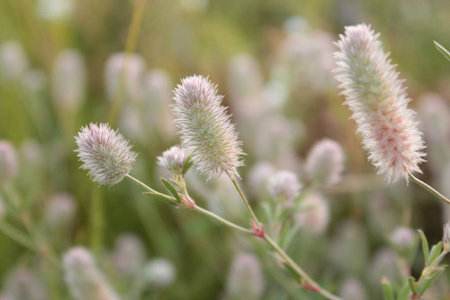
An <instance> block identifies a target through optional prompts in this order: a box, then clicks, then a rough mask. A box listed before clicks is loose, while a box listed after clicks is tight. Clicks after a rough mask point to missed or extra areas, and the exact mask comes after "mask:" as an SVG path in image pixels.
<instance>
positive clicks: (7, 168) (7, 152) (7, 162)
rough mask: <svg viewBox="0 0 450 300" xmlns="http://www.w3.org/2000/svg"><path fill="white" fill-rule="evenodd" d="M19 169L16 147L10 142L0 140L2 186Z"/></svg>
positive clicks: (0, 178) (0, 182)
mask: <svg viewBox="0 0 450 300" xmlns="http://www.w3.org/2000/svg"><path fill="white" fill-rule="evenodd" d="M17 169H18V161H17V155H16V151H15V150H14V147H13V146H12V145H11V143H10V142H7V141H0V186H1V185H2V184H3V183H5V182H7V181H9V180H11V179H13V178H14V177H15V176H16V174H17Z"/></svg>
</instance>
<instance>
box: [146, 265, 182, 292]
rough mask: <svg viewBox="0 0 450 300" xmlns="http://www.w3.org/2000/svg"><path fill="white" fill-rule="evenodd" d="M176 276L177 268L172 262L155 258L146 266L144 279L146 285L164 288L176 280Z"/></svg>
mask: <svg viewBox="0 0 450 300" xmlns="http://www.w3.org/2000/svg"><path fill="white" fill-rule="evenodd" d="M175 275H176V274H175V268H174V267H173V265H172V263H171V262H169V261H168V260H166V259H163V258H155V259H152V260H150V261H149V262H148V263H147V264H146V265H145V266H144V274H143V276H142V277H143V280H144V281H145V282H146V283H149V284H150V285H152V286H154V287H159V288H163V287H166V286H168V285H170V284H171V283H172V282H173V281H174V280H175Z"/></svg>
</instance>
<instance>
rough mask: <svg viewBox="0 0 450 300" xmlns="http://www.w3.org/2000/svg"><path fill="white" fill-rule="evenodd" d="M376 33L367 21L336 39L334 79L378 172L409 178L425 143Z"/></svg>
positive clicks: (349, 29)
mask: <svg viewBox="0 0 450 300" xmlns="http://www.w3.org/2000/svg"><path fill="white" fill-rule="evenodd" d="M378 37H379V34H375V32H374V31H373V30H371V28H370V26H367V25H365V24H360V25H356V26H348V27H346V28H345V35H341V36H340V38H341V39H340V41H338V42H337V43H336V45H337V46H338V47H339V52H336V53H335V58H336V60H337V67H336V69H335V72H336V74H337V75H336V78H337V80H339V82H340V88H341V89H342V94H343V95H345V97H346V98H347V100H346V102H345V104H346V105H347V106H349V108H350V109H351V110H352V112H353V115H352V118H353V119H354V120H355V121H356V123H357V124H358V132H360V133H361V134H362V137H363V144H364V147H365V148H366V149H367V150H368V151H369V160H370V161H371V162H372V163H373V164H374V165H375V166H376V167H377V168H378V173H382V174H386V176H387V179H388V181H396V180H397V179H398V178H399V177H401V176H404V177H405V178H406V179H408V172H411V173H413V172H421V171H420V168H419V164H420V163H422V162H423V161H424V159H423V157H424V156H425V153H424V152H423V149H424V148H425V146H424V143H423V140H422V134H421V133H420V131H419V130H418V123H417V121H416V120H415V118H414V114H415V112H414V111H412V110H411V109H408V107H407V105H408V102H409V101H410V100H411V99H409V98H408V96H407V95H406V92H405V88H404V87H403V86H402V81H401V80H400V79H399V78H398V73H397V72H396V71H395V67H394V65H392V64H391V63H390V60H389V58H388V54H386V53H384V52H383V49H382V47H381V42H380V41H378Z"/></svg>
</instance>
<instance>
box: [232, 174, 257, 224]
mask: <svg viewBox="0 0 450 300" xmlns="http://www.w3.org/2000/svg"><path fill="white" fill-rule="evenodd" d="M227 175H228V177H230V179H231V182H233V185H234V187H235V188H236V190H237V191H238V193H239V196H240V197H241V199H242V201H244V204H245V207H247V210H248V212H249V213H250V215H251V216H252V219H253V221H254V222H255V223H256V225H259V224H260V222H259V220H258V218H257V217H256V215H255V213H254V212H253V209H252V207H251V206H250V204H249V203H248V201H247V198H246V197H245V195H244V193H243V192H242V190H241V188H240V186H239V184H238V183H237V182H236V180H235V179H234V177H233V175H231V174H230V173H228V172H227Z"/></svg>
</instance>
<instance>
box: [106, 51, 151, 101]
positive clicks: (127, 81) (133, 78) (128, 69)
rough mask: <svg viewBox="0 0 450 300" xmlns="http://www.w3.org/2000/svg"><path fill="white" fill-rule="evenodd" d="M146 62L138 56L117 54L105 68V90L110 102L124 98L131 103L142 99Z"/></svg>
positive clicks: (112, 56) (109, 59)
mask: <svg viewBox="0 0 450 300" xmlns="http://www.w3.org/2000/svg"><path fill="white" fill-rule="evenodd" d="M145 68H146V64H145V60H144V59H143V58H142V57H141V56H140V55H137V54H126V53H115V54H113V55H111V56H110V57H109V58H108V61H107V62H106V67H105V88H106V94H107V96H108V99H109V100H111V101H112V100H114V99H115V97H124V98H126V99H127V100H131V101H140V100H141V98H142V80H143V79H142V78H143V76H144V72H145Z"/></svg>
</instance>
